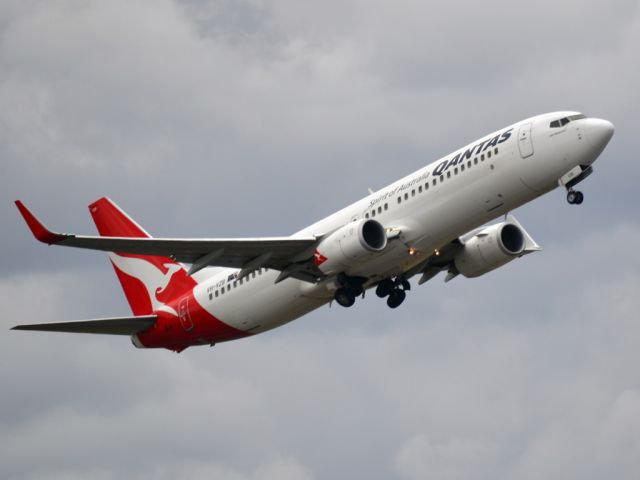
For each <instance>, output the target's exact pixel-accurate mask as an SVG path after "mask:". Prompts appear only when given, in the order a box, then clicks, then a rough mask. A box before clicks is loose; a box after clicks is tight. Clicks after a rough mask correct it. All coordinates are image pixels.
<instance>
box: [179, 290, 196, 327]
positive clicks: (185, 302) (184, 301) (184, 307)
mask: <svg viewBox="0 0 640 480" xmlns="http://www.w3.org/2000/svg"><path fill="white" fill-rule="evenodd" d="M178 317H179V318H180V324H181V325H182V328H184V331H185V332H188V331H189V330H191V329H192V328H193V320H191V314H190V313H189V297H188V296H186V297H183V298H181V299H180V302H178Z"/></svg>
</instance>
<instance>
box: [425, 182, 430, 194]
mask: <svg viewBox="0 0 640 480" xmlns="http://www.w3.org/2000/svg"><path fill="white" fill-rule="evenodd" d="M427 190H429V182H427V183H425V184H424V191H425V192H426V191H427Z"/></svg>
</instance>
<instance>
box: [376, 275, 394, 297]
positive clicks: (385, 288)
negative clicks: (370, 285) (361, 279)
mask: <svg viewBox="0 0 640 480" xmlns="http://www.w3.org/2000/svg"><path fill="white" fill-rule="evenodd" d="M392 290H393V281H392V280H391V279H390V278H386V279H385V280H382V281H381V282H380V283H379V284H378V286H377V287H376V295H377V296H379V297H380V298H384V297H388V296H389V295H390V294H391V291H392Z"/></svg>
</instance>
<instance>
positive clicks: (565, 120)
mask: <svg viewBox="0 0 640 480" xmlns="http://www.w3.org/2000/svg"><path fill="white" fill-rule="evenodd" d="M583 118H587V117H586V116H584V115H583V114H581V113H576V114H575V115H569V116H568V117H563V118H561V119H560V120H554V121H553V122H551V123H550V124H549V128H560V127H564V126H565V125H566V124H567V123H569V122H572V121H573V120H581V119H583Z"/></svg>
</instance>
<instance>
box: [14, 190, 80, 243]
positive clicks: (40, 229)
mask: <svg viewBox="0 0 640 480" xmlns="http://www.w3.org/2000/svg"><path fill="white" fill-rule="evenodd" d="M16 207H18V210H20V214H21V215H22V217H23V218H24V221H25V222H27V226H28V227H29V229H30V230H31V233H33V236H34V237H36V239H37V240H39V241H41V242H42V243H47V244H49V245H52V244H54V243H58V242H60V241H62V240H64V239H65V238H67V237H68V235H63V234H61V233H56V232H52V231H51V230H49V229H48V228H47V227H45V226H44V225H43V224H42V223H41V222H40V220H38V219H37V218H36V217H35V215H34V214H33V213H31V211H29V209H28V208H27V207H25V206H24V204H23V203H22V202H21V201H20V200H16Z"/></svg>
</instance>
